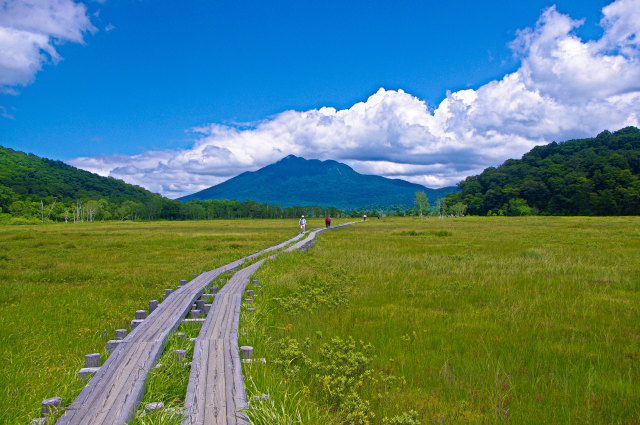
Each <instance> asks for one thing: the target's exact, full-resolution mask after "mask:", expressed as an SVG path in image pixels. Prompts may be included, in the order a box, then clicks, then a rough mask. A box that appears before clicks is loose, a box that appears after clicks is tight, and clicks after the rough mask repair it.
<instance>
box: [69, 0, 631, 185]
mask: <svg viewBox="0 0 640 425" xmlns="http://www.w3.org/2000/svg"><path fill="white" fill-rule="evenodd" d="M600 24H601V26H602V28H603V30H604V33H603V35H602V37H601V38H600V39H598V40H590V41H583V40H581V39H580V38H579V37H577V36H576V35H575V33H574V30H575V28H577V27H578V26H580V25H582V21H576V20H573V19H572V18H571V17H569V16H567V15H564V14H562V13H560V12H558V11H557V10H556V8H555V7H551V8H549V9H547V10H546V11H545V12H544V13H543V14H542V15H541V17H540V19H539V20H538V22H537V24H536V25H535V27H533V28H528V29H524V30H522V31H519V32H518V33H517V36H516V39H515V40H514V41H513V42H512V43H511V48H512V49H513V51H514V54H516V55H517V56H518V57H519V58H520V61H521V66H520V68H519V69H518V70H517V71H516V72H513V73H511V74H508V75H505V76H504V77H503V78H502V79H501V80H496V81H491V82H489V83H488V84H485V85H483V86H481V87H479V88H477V89H469V90H461V91H457V92H454V93H448V94H447V96H446V98H445V99H443V100H442V102H441V103H440V104H439V105H438V106H437V107H436V108H435V109H433V110H432V109H430V108H429V107H428V106H427V105H426V104H425V102H424V101H422V100H420V99H418V98H417V97H415V96H412V95H411V94H409V93H405V92H404V91H402V90H397V91H394V90H385V89H380V90H378V92H376V93H375V94H373V95H372V96H371V97H369V98H368V99H367V100H366V101H364V102H360V103H357V104H355V105H353V106H352V107H350V108H348V109H343V110H336V109H335V108H331V107H323V108H319V109H313V110H309V111H303V112H299V111H285V112H282V113H280V114H278V115H276V116H274V117H272V118H270V119H267V120H264V121H260V122H256V123H252V124H251V125H250V126H249V128H246V127H241V128H239V127H234V126H225V125H220V124H211V125H208V126H205V127H202V128H197V129H194V130H193V131H194V132H195V133H196V134H197V136H198V137H197V138H196V142H195V143H194V145H193V147H192V148H190V149H184V150H178V151H148V152H143V153H140V154H138V155H133V156H125V155H108V156H99V157H91V158H76V159H73V160H70V161H68V162H69V163H71V164H73V165H75V166H78V167H80V168H84V169H87V170H91V171H94V172H98V173H99V174H102V175H111V176H114V177H118V178H122V179H124V180H125V181H128V182H131V183H136V184H139V185H142V186H144V187H147V188H149V189H151V190H153V191H156V192H160V193H163V194H164V195H166V196H170V197H173V196H180V195H183V194H187V193H191V192H194V191H197V190H201V189H203V188H205V187H208V186H211V185H213V184H216V183H219V182H221V181H223V180H226V179H227V178H229V177H232V176H234V175H236V174H238V173H240V172H242V171H246V170H255V169H257V168H259V167H262V166H264V165H267V164H269V163H271V162H273V161H276V160H278V159H280V158H282V157H284V156H286V155H288V154H295V155H300V156H304V157H306V158H319V159H336V160H339V161H343V162H346V163H347V164H349V165H351V166H352V167H353V168H355V169H356V170H357V171H359V172H363V173H371V174H379V175H384V176H387V177H395V178H404V179H407V180H410V181H413V182H416V183H421V184H425V185H427V186H431V187H439V186H444V185H450V184H455V183H456V182H458V181H460V180H461V179H463V178H464V177H466V176H468V175H471V174H476V173H479V172H481V171H482V170H483V169H484V168H486V167H487V166H491V165H498V164H500V163H501V162H503V161H504V160H505V159H508V158H512V157H519V156H521V155H522V154H523V153H525V152H527V151H528V150H530V149H531V148H532V147H534V146H536V145H539V144H543V143H546V142H549V141H551V140H565V139H568V138H574V137H586V136H591V135H595V134H597V133H598V132H600V131H602V130H603V129H606V128H609V129H618V128H621V127H624V126H627V125H636V126H637V125H638V122H639V117H640V46H639V45H638V40H640V37H639V35H638V33H639V32H640V0H618V1H616V2H614V3H612V4H610V5H609V6H607V7H605V8H604V9H603V18H602V20H601V22H600Z"/></svg>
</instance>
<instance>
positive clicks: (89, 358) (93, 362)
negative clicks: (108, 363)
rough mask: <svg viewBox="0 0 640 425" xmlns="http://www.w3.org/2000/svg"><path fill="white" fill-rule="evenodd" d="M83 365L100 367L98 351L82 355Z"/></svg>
mask: <svg viewBox="0 0 640 425" xmlns="http://www.w3.org/2000/svg"><path fill="white" fill-rule="evenodd" d="M84 367H100V353H92V354H87V355H86V356H84Z"/></svg>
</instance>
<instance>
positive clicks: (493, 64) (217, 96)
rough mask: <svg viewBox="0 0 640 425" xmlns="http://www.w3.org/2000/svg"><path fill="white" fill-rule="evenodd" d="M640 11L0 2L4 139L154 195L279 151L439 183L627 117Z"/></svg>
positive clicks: (580, 5)
mask: <svg viewBox="0 0 640 425" xmlns="http://www.w3.org/2000/svg"><path fill="white" fill-rule="evenodd" d="M554 5H555V8H553V6H554ZM550 7H551V9H549V8H550ZM603 8H608V9H603ZM38 10H40V12H38ZM638 10H640V2H639V1H638V0H618V1H616V2H613V3H611V2H609V1H556V2H551V1H541V0H531V1H524V2H511V1H489V2H486V1H482V2H481V1H452V2H436V1H397V2H389V1H384V2H383V1H351V2H344V1H341V2H337V1H336V2H328V1H324V2H307V1H292V2H284V1H274V2H262V1H253V2H246V1H234V2H219V1H180V2H175V1H167V0H155V1H134V0H131V1H127V0H104V1H90V2H85V3H81V2H78V1H75V2H74V1H73V0H0V86H1V87H2V91H1V92H0V115H2V116H3V118H0V144H1V145H3V146H7V147H11V148H13V149H17V150H23V151H27V152H33V153H35V154H37V155H40V156H45V157H50V158H54V159H61V160H66V161H68V162H69V163H71V164H73V165H76V166H79V167H82V168H85V169H89V170H91V171H95V172H99V173H100V174H103V175H113V176H116V177H119V178H123V179H124V180H125V181H129V182H132V183H136V184H141V185H143V186H145V187H148V188H149V189H151V190H154V191H157V192H161V193H163V194H166V195H167V196H179V195H181V194H185V193H188V192H192V191H195V190H199V189H202V188H204V187H208V186H210V185H212V184H215V183H218V182H220V181H222V180H224V179H226V178H228V177H231V176H232V175H235V174H237V173H239V172H242V171H246V170H250V169H256V168H259V167H260V166H264V165H266V164H268V163H270V162H273V160H276V159H278V158H279V157H283V156H286V155H287V154H289V153H294V154H298V155H302V156H305V157H317V158H321V159H337V160H342V161H344V162H347V163H349V164H350V165H352V166H353V167H354V168H355V169H356V170H358V171H361V172H368V173H376V174H382V175H386V176H389V177H401V178H406V179H408V180H412V181H416V182H418V183H422V184H427V185H430V186H439V185H445V184H452V183H455V182H456V181H459V180H460V179H461V178H463V177H465V176H466V175H469V174H472V173H474V172H478V171H481V170H482V169H483V168H484V167H486V166H490V165H497V164H499V163H500V162H502V161H504V159H506V158H508V157H513V156H520V155H522V154H523V153H524V152H526V151H528V150H529V149H530V148H531V147H532V146H535V145H536V144H541V143H544V142H546V141H551V140H564V139H565V138H571V137H583V136H589V135H593V132H597V131H601V130H602V129H604V128H611V129H612V130H615V129H617V128H614V127H612V126H618V127H619V126H623V125H627V124H635V125H637V120H638V116H639V115H640V108H639V105H640V94H639V90H640V87H638V82H639V81H640V74H639V73H638V70H639V69H640V66H639V64H640V62H639V60H638V38H639V37H635V35H636V34H637V32H638V26H639V25H640V24H638V22H640V15H638V13H639V12H637V11H638ZM603 19H604V20H603ZM581 20H583V21H581ZM18 35H19V36H21V37H22V38H19V37H18ZM25 37H26V38H25ZM29 37H32V38H29ZM38 37H39V38H38ZM18 39H19V40H22V42H17V41H16V40H18ZM24 40H28V42H25V41H24ZM34 40H35V41H34ZM550 40H551V41H550ZM34 52H35V53H34ZM52 52H53V53H52ZM22 53H24V58H22V56H21V54H22ZM36 53H37V54H36ZM3 56H4V57H3ZM58 56H59V58H58ZM16 57H19V58H22V59H23V60H22V62H21V64H22V65H19V66H18V65H16V63H17V61H16V59H15V58H16ZM38 68H41V69H40V70H39V71H37V70H38ZM549 70H552V71H549ZM36 71H37V72H36ZM587 71H589V72H588V73H587ZM583 73H585V75H582V74H583ZM592 73H595V74H596V76H594V75H592ZM612 75H613V76H615V77H617V76H618V75H619V76H620V78H619V79H618V78H615V80H616V81H615V82H613V81H612V78H611V77H612ZM618 80H619V81H618ZM380 88H384V90H382V91H379V89H380ZM448 93H449V95H448ZM514 93H515V94H514ZM518 93H519V94H518ZM621 96H622V97H621ZM358 105H363V106H362V107H359V106H358ZM323 107H325V108H324V109H323ZM326 107H328V108H329V109H327V108H326ZM331 108H333V109H331ZM611 108H613V109H614V111H613V112H611ZM540 111H543V112H540ZM585 111H586V112H585ZM589 111H590V112H589ZM604 111H607V112H606V113H605V112H604ZM587 112H588V113H587ZM603 114H605V115H608V116H607V117H606V119H604V118H602V117H601V115H603ZM594 116H599V117H600V118H598V119H597V120H595V121H594V119H593V117H594ZM565 121H566V123H565ZM488 123H490V125H489V124H488ZM541 123H543V124H544V125H542V124H541Z"/></svg>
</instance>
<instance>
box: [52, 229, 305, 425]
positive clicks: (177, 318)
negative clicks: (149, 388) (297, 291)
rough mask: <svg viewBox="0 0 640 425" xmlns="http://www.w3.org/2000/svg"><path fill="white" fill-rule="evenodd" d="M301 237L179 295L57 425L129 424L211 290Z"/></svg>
mask: <svg viewBox="0 0 640 425" xmlns="http://www.w3.org/2000/svg"><path fill="white" fill-rule="evenodd" d="M301 237H302V235H297V236H295V237H293V238H291V239H289V240H287V241H285V242H282V243H280V244H278V245H275V246H272V247H269V248H267V249H264V250H262V251H259V252H257V253H255V254H252V255H250V256H247V257H244V258H241V259H239V260H236V261H234V262H232V263H229V264H227V265H225V266H222V267H219V268H217V269H215V270H211V271H209V272H205V273H202V274H201V275H200V276H198V277H196V278H195V279H193V280H192V281H191V282H189V283H188V284H186V285H184V286H183V287H182V288H179V289H178V290H176V291H175V292H174V293H173V294H171V295H170V296H169V297H168V298H167V299H166V300H165V301H164V302H162V303H161V304H160V305H159V306H158V308H157V309H156V310H155V311H154V312H153V313H151V314H150V315H149V317H148V318H147V319H145V320H144V321H143V322H142V323H141V324H140V325H138V327H136V328H135V330H133V331H132V332H131V333H130V334H129V335H127V337H126V338H125V339H124V340H123V341H122V343H120V344H119V345H118V347H117V348H116V349H115V350H114V351H113V353H112V354H111V355H110V356H109V358H108V359H107V361H106V362H105V363H104V364H103V365H102V367H101V368H100V370H99V371H98V372H97V373H96V374H95V375H94V376H93V377H92V378H91V380H90V381H89V383H88V384H87V386H86V387H85V388H84V389H83V390H82V392H81V393H80V395H78V397H77V398H76V399H75V400H74V402H73V403H72V404H71V406H70V407H69V408H68V409H67V410H66V412H65V414H64V415H63V416H62V417H60V419H58V421H57V422H56V423H57V424H58V425H98V424H117V425H121V424H125V423H126V422H127V421H128V420H129V419H130V418H131V417H132V416H133V414H134V413H135V410H136V408H137V406H138V403H139V402H140V400H141V399H142V396H143V394H144V389H145V384H146V378H147V373H148V372H149V370H151V369H152V368H153V367H154V366H155V364H156V363H157V361H158V358H159V357H160V355H161V354H162V350H163V348H164V345H165V342H166V340H167V337H168V336H169V335H170V334H171V333H172V332H173V331H175V330H176V328H177V327H178V326H179V325H180V323H181V322H182V320H183V319H184V318H185V316H186V315H187V313H188V312H189V310H190V309H191V305H192V304H193V302H194V301H195V300H196V299H198V298H199V297H200V296H201V295H202V293H203V292H204V290H205V288H206V287H207V286H208V285H210V284H211V282H212V281H213V280H214V279H215V278H216V277H218V276H219V275H220V274H222V273H224V272H226V271H228V270H232V269H234V268H237V267H239V266H240V265H242V263H244V262H245V261H246V260H247V259H251V258H255V257H257V256H259V255H261V254H264V253H266V252H269V251H272V250H276V249H280V248H283V247H284V246H286V245H287V244H289V243H291V242H294V241H296V240H298V239H300V238H301ZM223 289H224V288H223ZM227 292H228V291H227Z"/></svg>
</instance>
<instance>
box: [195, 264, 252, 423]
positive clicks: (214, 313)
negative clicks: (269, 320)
mask: <svg viewBox="0 0 640 425" xmlns="http://www.w3.org/2000/svg"><path fill="white" fill-rule="evenodd" d="M263 261H264V260H261V261H259V262H257V263H255V264H252V265H251V266H249V267H247V268H244V269H242V270H240V271H239V272H237V273H236V274H235V275H233V277H232V278H231V279H230V280H229V282H227V284H226V285H225V286H224V287H223V288H222V290H221V291H220V292H218V295H216V298H215V300H214V302H213V305H212V306H211V309H210V310H209V315H207V318H206V320H205V322H204V324H203V326H202V330H201V331H200V335H198V338H197V339H196V343H195V347H194V349H193V360H192V361H191V374H190V376H189V384H188V387H187V395H186V398H185V416H186V417H187V419H186V420H185V422H183V424H189V425H195V424H216V425H223V424H224V425H226V424H228V425H232V424H233V425H235V424H248V423H249V422H248V421H247V420H246V418H245V417H244V415H242V413H240V409H242V408H244V407H246V405H247V401H246V398H245V392H244V384H243V380H242V367H241V363H240V358H239V356H238V336H237V329H238V322H239V318H240V306H241V303H242V293H243V292H244V288H245V287H246V286H247V283H248V282H249V279H250V278H251V275H252V274H253V272H254V271H256V270H257V269H258V267H260V265H261V264H262V262H263Z"/></svg>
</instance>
